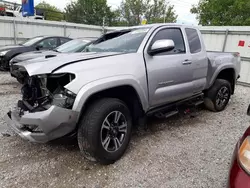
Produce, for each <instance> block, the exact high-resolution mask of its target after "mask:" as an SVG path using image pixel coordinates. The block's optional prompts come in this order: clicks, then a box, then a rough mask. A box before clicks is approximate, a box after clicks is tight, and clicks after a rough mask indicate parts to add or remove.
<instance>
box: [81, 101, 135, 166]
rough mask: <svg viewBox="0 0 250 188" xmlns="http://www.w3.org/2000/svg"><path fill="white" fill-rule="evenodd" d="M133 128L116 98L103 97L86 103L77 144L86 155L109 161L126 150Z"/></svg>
mask: <svg viewBox="0 0 250 188" xmlns="http://www.w3.org/2000/svg"><path fill="white" fill-rule="evenodd" d="M131 129H132V118H131V115H130V112H129V109H128V107H127V106H126V104H125V103H123V102H122V101H120V100H119V99H113V98H104V99H100V100H98V101H96V102H94V103H93V104H91V105H90V106H89V108H88V109H87V110H86V113H85V114H84V115H83V117H82V119H81V121H80V123H79V128H78V133H77V137H78V145H79V148H80V151H81V153H82V154H83V155H84V157H85V158H87V159H89V160H91V161H98V162H100V163H102V164H106V165H108V164H112V163H114V162H115V161H117V160H118V159H120V158H121V157H122V155H123V154H124V152H125V151H126V149H127V147H128V145H129V142H130V138H131Z"/></svg>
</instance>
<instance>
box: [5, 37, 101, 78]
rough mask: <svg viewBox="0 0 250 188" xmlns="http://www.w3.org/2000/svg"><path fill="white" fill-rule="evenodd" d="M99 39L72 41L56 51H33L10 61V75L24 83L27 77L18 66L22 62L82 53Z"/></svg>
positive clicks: (86, 38) (90, 38)
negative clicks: (62, 54) (63, 54)
mask: <svg viewBox="0 0 250 188" xmlns="http://www.w3.org/2000/svg"><path fill="white" fill-rule="evenodd" d="M96 39H97V38H95V37H84V38H78V39H74V40H71V41H69V42H67V43H64V44H63V45H61V46H59V47H57V48H55V49H54V50H47V51H33V52H27V53H23V54H20V55H18V56H16V57H14V58H13V59H11V61H10V74H11V76H12V77H15V78H16V79H17V80H18V82H20V83H23V82H24V79H25V77H26V76H27V75H26V74H25V73H23V72H22V69H19V68H20V66H18V65H16V64H17V63H20V62H22V61H28V60H31V59H35V58H39V60H40V59H41V58H42V59H46V58H52V57H56V56H57V55H58V54H60V53H77V52H82V51H83V50H84V49H85V48H86V46H88V45H89V44H92V43H93V42H94V41H95V40H96ZM34 62H35V61H34Z"/></svg>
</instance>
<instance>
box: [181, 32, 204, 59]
mask: <svg viewBox="0 0 250 188" xmlns="http://www.w3.org/2000/svg"><path fill="white" fill-rule="evenodd" d="M185 30H186V33H187V38H188V44H189V48H190V52H191V53H192V54H194V53H198V52H200V51H201V41H200V38H199V35H198V33H197V31H196V29H185Z"/></svg>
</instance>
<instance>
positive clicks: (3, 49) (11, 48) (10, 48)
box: [0, 45, 24, 52]
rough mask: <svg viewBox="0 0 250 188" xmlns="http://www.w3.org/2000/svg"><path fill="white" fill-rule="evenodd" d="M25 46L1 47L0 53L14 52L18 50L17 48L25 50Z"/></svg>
mask: <svg viewBox="0 0 250 188" xmlns="http://www.w3.org/2000/svg"><path fill="white" fill-rule="evenodd" d="M23 47H24V46H19V45H13V46H11V45H10V46H1V47H0V52H2V51H7V50H13V49H17V48H23Z"/></svg>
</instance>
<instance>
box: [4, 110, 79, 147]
mask: <svg viewBox="0 0 250 188" xmlns="http://www.w3.org/2000/svg"><path fill="white" fill-rule="evenodd" d="M77 117H78V112H75V111H72V110H68V109H64V108H60V107H57V106H51V107H50V108H49V109H48V110H46V111H42V112H35V113H28V114H25V115H23V116H22V117H20V116H19V115H18V112H17V111H11V112H9V113H8V114H7V115H6V116H5V120H6V122H7V124H8V125H9V127H10V128H12V129H13V130H14V132H15V133H17V134H18V135H19V136H21V137H22V138H23V139H25V140H29V141H31V142H37V143H46V142H49V141H51V140H55V139H57V138H60V137H63V136H65V135H67V134H69V133H71V132H73V131H74V130H75V128H76V123H77ZM27 125H32V126H38V128H39V130H41V131H39V132H32V131H31V130H30V129H27V128H26V127H27Z"/></svg>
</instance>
